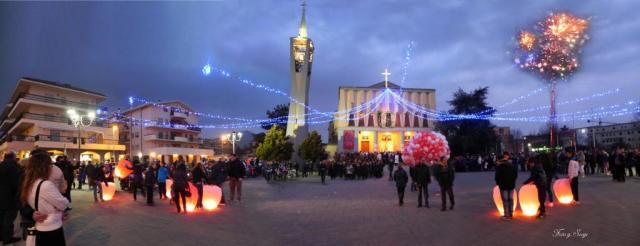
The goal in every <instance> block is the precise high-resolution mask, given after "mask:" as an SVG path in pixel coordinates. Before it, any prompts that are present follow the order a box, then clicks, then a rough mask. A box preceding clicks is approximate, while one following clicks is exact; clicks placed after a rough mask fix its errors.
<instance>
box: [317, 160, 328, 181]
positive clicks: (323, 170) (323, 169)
mask: <svg viewBox="0 0 640 246" xmlns="http://www.w3.org/2000/svg"><path fill="white" fill-rule="evenodd" d="M327 169H328V167H327V161H321V162H320V164H319V165H318V174H320V180H322V184H325V182H324V181H325V179H326V177H327Z"/></svg>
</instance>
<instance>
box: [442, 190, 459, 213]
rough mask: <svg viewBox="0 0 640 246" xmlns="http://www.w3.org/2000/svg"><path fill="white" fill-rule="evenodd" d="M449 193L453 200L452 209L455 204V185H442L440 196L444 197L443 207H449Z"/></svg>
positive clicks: (451, 200) (450, 199)
mask: <svg viewBox="0 0 640 246" xmlns="http://www.w3.org/2000/svg"><path fill="white" fill-rule="evenodd" d="M447 194H449V201H450V202H451V207H450V209H453V205H455V204H456V203H455V200H454V198H453V187H452V186H449V187H443V186H441V187H440V196H441V197H442V209H445V208H447Z"/></svg>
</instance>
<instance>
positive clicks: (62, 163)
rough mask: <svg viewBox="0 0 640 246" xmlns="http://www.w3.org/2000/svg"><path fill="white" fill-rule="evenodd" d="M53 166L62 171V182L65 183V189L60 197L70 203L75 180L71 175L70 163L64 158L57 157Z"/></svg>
mask: <svg viewBox="0 0 640 246" xmlns="http://www.w3.org/2000/svg"><path fill="white" fill-rule="evenodd" d="M55 165H56V166H57V167H58V168H60V170H61V171H62V175H63V177H64V180H65V181H66V189H65V190H64V192H63V193H62V195H63V196H64V197H66V198H67V200H69V202H71V187H72V185H73V181H74V179H75V177H74V175H73V170H74V168H73V166H72V165H71V162H69V161H68V160H67V157H66V156H58V158H56V163H55Z"/></svg>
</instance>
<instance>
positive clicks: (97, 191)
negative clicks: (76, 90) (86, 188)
mask: <svg viewBox="0 0 640 246" xmlns="http://www.w3.org/2000/svg"><path fill="white" fill-rule="evenodd" d="M106 169H107V168H106V167H104V166H99V167H96V169H95V170H94V172H93V175H94V176H93V178H91V179H90V180H92V182H94V183H93V184H91V187H93V202H94V203H97V202H98V199H100V201H103V202H104V199H103V198H102V184H101V183H104V185H105V186H109V183H108V182H107V179H106V175H105V171H106Z"/></svg>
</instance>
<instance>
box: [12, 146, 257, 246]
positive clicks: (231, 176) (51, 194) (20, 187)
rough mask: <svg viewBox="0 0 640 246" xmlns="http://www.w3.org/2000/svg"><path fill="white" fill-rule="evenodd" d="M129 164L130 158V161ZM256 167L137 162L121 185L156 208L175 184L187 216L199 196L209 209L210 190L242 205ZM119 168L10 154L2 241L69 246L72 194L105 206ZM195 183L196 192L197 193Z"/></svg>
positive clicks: (234, 162)
mask: <svg viewBox="0 0 640 246" xmlns="http://www.w3.org/2000/svg"><path fill="white" fill-rule="evenodd" d="M125 159H127V160H128V157H127V158H125ZM253 165H256V163H255V162H254V161H248V162H246V163H245V162H241V161H240V159H238V158H237V157H236V156H235V155H231V156H230V158H228V159H222V158H221V159H219V160H217V161H214V160H202V161H200V162H195V161H194V162H192V163H191V164H188V163H186V162H185V160H184V159H183V158H182V157H179V158H178V160H177V161H175V162H173V163H170V164H166V163H164V162H162V161H158V160H153V161H149V160H148V159H145V160H143V161H140V160H138V159H134V160H133V161H132V162H131V165H129V166H127V168H128V169H130V170H131V174H130V175H129V176H128V177H125V178H122V179H119V181H120V186H121V188H122V189H123V190H127V191H129V192H131V193H132V196H133V200H137V198H138V192H140V195H141V196H143V197H145V198H146V202H147V204H148V205H154V193H155V192H156V191H157V192H158V198H159V199H160V200H166V199H167V194H166V191H167V186H166V185H167V180H168V179H172V181H173V182H172V183H173V185H172V187H171V190H172V194H171V195H172V197H173V199H171V200H170V202H171V203H174V204H175V205H176V209H177V212H178V213H182V212H184V213H186V197H187V196H190V194H191V192H198V201H197V205H196V208H203V204H202V195H203V186H204V185H205V184H209V185H216V186H218V187H220V188H221V189H222V190H223V192H222V199H221V202H220V205H225V204H227V203H228V201H236V202H240V201H241V199H242V181H243V179H244V178H245V177H246V176H247V175H255V174H252V173H253V172H254V169H255V167H254V166H253ZM115 166H116V163H114V162H113V161H105V162H104V163H98V164H94V163H93V162H91V161H86V162H83V163H80V162H76V163H72V162H71V161H69V160H68V159H67V157H66V156H57V157H56V159H55V162H54V161H53V160H52V157H51V155H50V153H49V152H47V151H45V150H43V149H34V150H32V151H31V153H30V157H29V158H27V159H23V160H19V159H18V158H16V155H15V153H12V152H9V153H7V154H5V156H4V159H3V161H2V163H1V164H0V241H2V242H3V245H9V244H13V243H16V242H19V241H21V240H23V239H25V240H27V245H56V246H58V245H65V238H64V231H63V228H62V223H63V221H64V220H65V219H66V218H67V216H68V214H69V212H70V210H71V207H70V204H71V191H72V189H78V190H82V189H83V186H85V187H87V186H88V189H89V190H92V191H93V198H94V201H95V202H96V203H98V202H100V201H103V196H102V185H105V186H109V185H114V184H113V182H114V172H115ZM189 182H191V183H192V184H193V185H194V186H195V187H196V190H193V191H191V190H190V188H189V187H190V185H189ZM224 183H229V194H230V198H229V199H225V195H224V189H223V187H224ZM18 214H20V215H21V218H20V221H21V223H20V225H21V227H22V229H23V235H22V237H15V236H14V221H16V219H17V217H18Z"/></svg>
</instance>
